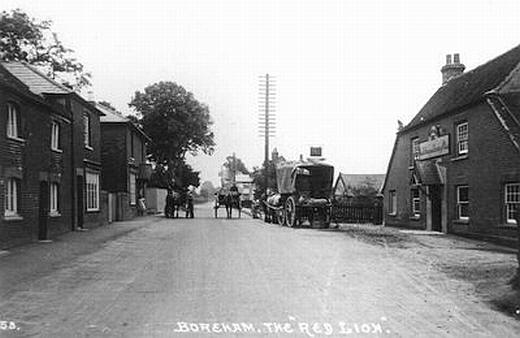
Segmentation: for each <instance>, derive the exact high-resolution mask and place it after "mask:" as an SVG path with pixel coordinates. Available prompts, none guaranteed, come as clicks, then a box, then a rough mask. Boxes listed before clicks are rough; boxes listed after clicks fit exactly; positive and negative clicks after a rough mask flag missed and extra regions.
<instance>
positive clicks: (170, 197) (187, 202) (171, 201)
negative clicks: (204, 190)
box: [164, 190, 195, 218]
mask: <svg viewBox="0 0 520 338" xmlns="http://www.w3.org/2000/svg"><path fill="white" fill-rule="evenodd" d="M181 205H184V207H185V208H186V218H194V217H195V215H194V212H193V192H192V191H190V190H188V191H187V192H186V194H185V198H184V199H183V198H182V196H181V194H180V193H179V192H176V191H173V190H168V193H167V194H166V204H165V207H164V215H165V216H166V217H168V218H177V217H179V209H180V207H181Z"/></svg>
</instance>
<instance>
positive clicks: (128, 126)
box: [96, 103, 151, 221]
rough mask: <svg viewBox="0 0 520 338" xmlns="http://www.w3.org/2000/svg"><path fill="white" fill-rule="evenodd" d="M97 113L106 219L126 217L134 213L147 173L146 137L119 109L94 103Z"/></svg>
mask: <svg viewBox="0 0 520 338" xmlns="http://www.w3.org/2000/svg"><path fill="white" fill-rule="evenodd" d="M96 107H97V108H98V109H99V110H100V111H102V112H103V113H104V114H105V115H104V116H102V117H101V139H102V141H103V142H102V146H101V154H102V162H103V168H102V171H101V177H102V182H103V185H102V189H103V190H106V191H108V193H109V196H110V198H109V199H110V203H109V204H110V219H111V220H116V221H122V220H128V219H131V218H133V217H135V216H137V215H138V213H139V204H138V203H139V199H140V198H142V197H144V196H145V188H146V184H147V182H148V180H149V179H150V175H151V166H150V165H149V164H147V163H146V143H147V142H149V141H150V138H149V137H148V136H147V135H146V134H145V133H144V131H142V130H141V129H140V128H139V127H137V126H136V125H135V124H134V123H132V122H131V121H130V119H128V118H127V117H125V116H123V115H122V114H121V113H120V112H118V111H116V110H115V109H113V108H112V107H109V106H107V105H103V104H100V103H97V104H96Z"/></svg>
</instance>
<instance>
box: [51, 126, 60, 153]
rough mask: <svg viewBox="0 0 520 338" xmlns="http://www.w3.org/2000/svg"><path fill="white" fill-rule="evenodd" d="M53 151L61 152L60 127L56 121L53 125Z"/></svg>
mask: <svg viewBox="0 0 520 338" xmlns="http://www.w3.org/2000/svg"><path fill="white" fill-rule="evenodd" d="M51 149H52V150H60V125H59V124H58V122H54V121H53V122H52V124H51Z"/></svg>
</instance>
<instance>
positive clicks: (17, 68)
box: [2, 62, 72, 95]
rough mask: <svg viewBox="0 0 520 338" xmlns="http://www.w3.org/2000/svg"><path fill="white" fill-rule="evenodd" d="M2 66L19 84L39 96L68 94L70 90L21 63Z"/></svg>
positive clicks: (3, 63) (7, 63)
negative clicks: (21, 83) (22, 84)
mask: <svg viewBox="0 0 520 338" xmlns="http://www.w3.org/2000/svg"><path fill="white" fill-rule="evenodd" d="M2 65H3V66H4V67H5V68H6V69H7V70H8V71H9V72H10V73H11V74H13V75H14V76H16V77H17V78H18V79H19V80H20V81H21V82H23V83H24V84H25V85H26V86H28V87H29V89H30V90H31V92H33V93H35V94H37V95H41V94H70V93H72V90H70V89H68V88H67V87H65V86H63V85H61V84H59V83H57V82H56V81H54V80H52V79H50V78H49V77H48V76H45V75H44V74H42V73H41V72H39V71H38V70H36V69H35V68H33V67H32V66H29V65H28V64H26V63H22V62H2Z"/></svg>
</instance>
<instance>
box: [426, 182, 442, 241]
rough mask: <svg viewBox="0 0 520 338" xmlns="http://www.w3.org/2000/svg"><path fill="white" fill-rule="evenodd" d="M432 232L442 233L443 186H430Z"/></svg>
mask: <svg viewBox="0 0 520 338" xmlns="http://www.w3.org/2000/svg"><path fill="white" fill-rule="evenodd" d="M428 190H429V195H430V201H431V222H432V223H431V224H432V227H431V229H432V231H442V185H430V186H429V189H428Z"/></svg>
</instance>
